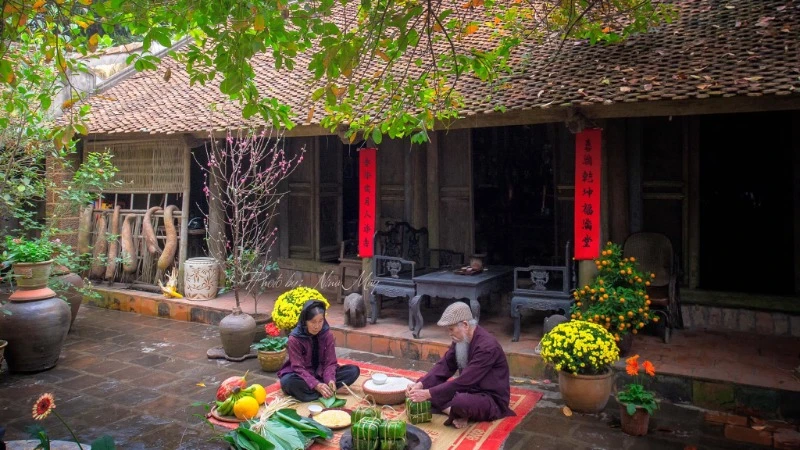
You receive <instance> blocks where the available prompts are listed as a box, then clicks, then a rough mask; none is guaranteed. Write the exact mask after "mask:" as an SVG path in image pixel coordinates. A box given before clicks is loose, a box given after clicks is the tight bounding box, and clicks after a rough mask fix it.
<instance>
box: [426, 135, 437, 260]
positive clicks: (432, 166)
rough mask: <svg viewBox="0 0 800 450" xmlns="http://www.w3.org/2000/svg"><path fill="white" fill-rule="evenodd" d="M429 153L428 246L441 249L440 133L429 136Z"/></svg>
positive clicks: (427, 170)
mask: <svg viewBox="0 0 800 450" xmlns="http://www.w3.org/2000/svg"><path fill="white" fill-rule="evenodd" d="M428 136H429V138H430V140H429V141H428V147H427V151H426V152H425V156H426V160H427V167H426V172H425V173H427V184H428V189H427V204H428V205H427V206H428V246H429V247H430V248H439V132H438V131H431V132H430V133H429V134H428Z"/></svg>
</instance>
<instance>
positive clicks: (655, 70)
mask: <svg viewBox="0 0 800 450" xmlns="http://www.w3.org/2000/svg"><path fill="white" fill-rule="evenodd" d="M676 5H677V6H678V8H679V17H678V19H677V20H676V21H675V22H673V23H668V24H663V25H661V26H659V27H658V28H657V29H654V30H651V31H650V32H648V33H646V34H642V35H638V36H633V37H631V38H629V39H628V40H627V41H625V42H623V43H622V44H618V45H600V44H598V45H595V46H590V45H589V44H588V43H586V42H567V43H566V44H565V45H564V47H563V48H562V50H561V52H560V53H559V54H558V55H557V57H556V58H554V59H553V58H552V55H553V52H554V48H555V45H556V44H551V45H530V46H527V47H526V48H520V49H519V52H518V53H517V54H518V55H525V58H526V60H527V61H529V62H530V63H529V66H528V67H526V68H525V69H524V71H523V72H522V73H520V74H518V75H515V76H513V77H511V78H510V79H508V80H507V81H506V82H504V83H501V84H500V86H499V88H498V89H494V90H493V89H492V88H491V87H489V86H487V85H486V84H484V83H481V82H480V81H478V80H475V79H462V80H461V83H463V84H461V85H460V86H459V87H458V89H459V91H460V92H461V93H462V95H464V97H465V100H466V104H465V106H464V108H463V110H462V113H463V115H464V116H479V115H481V114H497V113H493V111H492V110H493V107H494V106H495V105H504V106H505V107H506V108H507V110H510V111H515V110H534V111H535V110H537V109H542V108H558V107H563V106H565V105H573V106H585V105H611V104H619V103H629V102H647V101H657V100H685V99H704V98H710V97H733V96H741V97H745V96H750V97H752V96H786V95H798V94H800V38H799V36H800V0H758V1H753V0H678V1H676ZM252 63H253V66H254V68H255V71H256V74H257V81H258V82H259V85H260V86H262V87H263V90H264V95H274V96H275V97H276V98H278V99H279V100H281V101H282V102H284V103H286V104H288V105H290V106H291V107H292V110H293V111H294V112H295V114H296V117H297V122H298V125H301V126H302V125H318V124H319V121H320V119H321V118H322V115H321V113H320V111H322V108H319V107H318V108H316V109H315V110H316V111H317V112H316V113H315V114H313V115H310V114H309V113H308V111H309V109H310V102H309V99H308V97H309V96H310V93H311V92H312V90H313V89H312V88H311V87H310V86H311V82H309V81H306V80H309V79H310V75H309V73H308V72H306V71H304V70H302V69H300V70H298V69H297V68H303V67H306V66H307V64H308V61H307V60H306V59H304V57H302V56H300V57H298V60H297V63H296V66H295V67H296V69H295V71H294V72H290V71H286V70H283V71H278V70H275V69H274V67H273V65H272V59H271V56H269V55H267V54H264V55H262V56H258V57H256V58H254V60H253V61H252ZM167 70H169V71H170V72H171V77H170V78H169V80H168V81H165V80H164V78H165V77H164V75H165V73H166V71H167ZM215 81H217V82H218V80H215ZM217 86H218V85H217V83H216V82H210V83H207V84H206V85H205V86H200V85H197V84H196V85H194V86H189V79H188V76H187V75H186V73H185V72H184V71H183V69H182V68H181V67H180V66H179V65H178V64H177V63H176V62H175V61H174V60H172V59H171V58H165V59H164V60H163V62H162V64H161V66H160V67H159V68H158V70H157V71H148V72H141V73H134V74H132V75H130V76H129V77H128V78H126V79H124V80H121V81H120V82H119V83H118V84H116V85H115V86H113V87H111V88H110V89H108V90H107V91H105V92H103V93H102V94H101V95H97V96H94V97H93V98H92V99H91V100H90V103H91V104H92V112H91V115H90V118H89V121H90V123H89V125H90V129H91V130H92V133H140V132H145V133H153V134H162V133H163V134H171V133H182V132H205V131H209V130H223V129H226V128H229V127H234V128H238V127H241V126H244V125H246V123H245V121H244V119H243V118H242V116H241V113H240V109H239V107H238V105H237V104H235V103H234V102H232V101H230V100H228V99H227V97H226V96H225V95H223V94H221V93H220V92H219V89H218V87H217ZM309 117H311V120H310V121H309V120H308V118H309ZM251 125H261V123H259V121H255V122H253V123H251Z"/></svg>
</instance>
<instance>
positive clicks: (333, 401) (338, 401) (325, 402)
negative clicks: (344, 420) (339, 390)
mask: <svg viewBox="0 0 800 450" xmlns="http://www.w3.org/2000/svg"><path fill="white" fill-rule="evenodd" d="M317 401H318V402H320V403H322V406H324V407H326V408H341V407H342V406H344V405H345V404H347V400H345V399H343V398H339V397H337V396H336V392H335V391H334V393H333V395H331V396H330V397H328V398H325V397H320V398H319V400H317Z"/></svg>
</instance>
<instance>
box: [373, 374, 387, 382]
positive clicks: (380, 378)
mask: <svg viewBox="0 0 800 450" xmlns="http://www.w3.org/2000/svg"><path fill="white" fill-rule="evenodd" d="M387 378H388V377H387V376H386V374H385V373H373V374H372V382H373V383H375V384H384V383H386V379H387Z"/></svg>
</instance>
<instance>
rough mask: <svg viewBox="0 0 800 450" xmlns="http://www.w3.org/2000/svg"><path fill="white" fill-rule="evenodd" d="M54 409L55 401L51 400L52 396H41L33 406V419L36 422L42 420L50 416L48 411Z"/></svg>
mask: <svg viewBox="0 0 800 450" xmlns="http://www.w3.org/2000/svg"><path fill="white" fill-rule="evenodd" d="M55 407H56V402H55V399H53V394H42V396H41V397H39V399H38V400H36V403H34V404H33V418H34V419H36V420H42V419H44V418H45V417H47V416H48V415H49V414H50V411H52V410H53V408H55Z"/></svg>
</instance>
